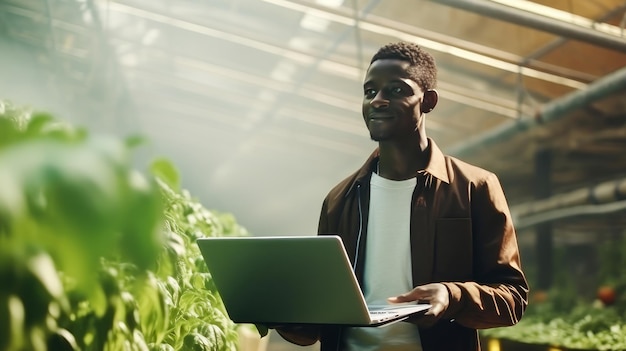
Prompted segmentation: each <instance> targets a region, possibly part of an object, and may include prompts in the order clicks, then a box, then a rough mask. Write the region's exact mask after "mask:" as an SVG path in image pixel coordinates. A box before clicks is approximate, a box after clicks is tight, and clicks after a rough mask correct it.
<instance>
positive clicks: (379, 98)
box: [370, 91, 389, 108]
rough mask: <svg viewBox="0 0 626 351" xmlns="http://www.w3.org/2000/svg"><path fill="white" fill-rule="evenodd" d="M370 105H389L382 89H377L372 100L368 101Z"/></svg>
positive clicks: (379, 106)
mask: <svg viewBox="0 0 626 351" xmlns="http://www.w3.org/2000/svg"><path fill="white" fill-rule="evenodd" d="M370 105H372V107H374V108H385V107H387V106H389V100H387V99H386V98H385V96H384V95H383V92H382V91H379V92H378V93H376V96H374V98H373V99H372V101H370Z"/></svg>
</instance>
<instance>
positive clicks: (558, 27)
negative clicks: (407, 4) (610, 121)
mask: <svg viewBox="0 0 626 351" xmlns="http://www.w3.org/2000/svg"><path fill="white" fill-rule="evenodd" d="M430 1H432V2H436V3H438V4H442V5H447V6H450V7H454V8H458V9H462V10H465V11H470V12H474V13H478V14H480V15H484V16H489V17H492V18H495V19H498V20H501V21H505V22H512V23H516V24H519V25H522V26H526V27H531V28H534V29H538V30H542V31H544V32H549V33H552V34H557V35H560V36H563V37H566V38H570V39H576V40H580V41H583V42H587V43H591V44H594V45H598V46H602V47H605V48H608V49H611V50H616V51H620V52H624V53H626V40H624V38H619V37H615V36H612V35H608V34H605V33H602V32H599V31H596V30H593V29H591V28H587V27H583V26H580V25H576V24H572V23H568V22H564V21H559V20H556V19H553V18H549V17H546V16H541V15H536V14H533V13H530V12H526V11H523V10H519V9H515V8H513V7H510V6H506V5H500V4H497V3H494V2H492V1H488V0H430Z"/></svg>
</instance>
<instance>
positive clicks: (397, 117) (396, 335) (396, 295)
mask: <svg viewBox="0 0 626 351" xmlns="http://www.w3.org/2000/svg"><path fill="white" fill-rule="evenodd" d="M435 83H436V67H435V62H434V59H433V57H432V56H431V55H430V54H428V53H426V52H425V51H423V50H422V49H421V48H420V47H418V46H417V45H414V44H411V43H406V42H401V43H394V44H389V45H386V46H383V47H382V48H381V49H380V50H379V51H378V52H377V53H376V54H375V55H374V56H373V58H372V60H371V63H370V66H369V68H368V70H367V73H366V76H365V80H364V84H363V119H364V121H365V124H366V125H367V128H368V130H369V132H370V136H371V138H372V139H373V140H374V141H376V142H378V148H377V149H376V150H375V151H374V152H373V153H372V154H371V156H370V157H369V158H368V160H367V161H366V162H365V164H364V165H363V166H362V167H361V168H360V169H359V170H357V171H356V172H355V173H353V174H352V175H350V176H349V177H348V178H346V179H345V180H343V181H342V182H340V183H339V184H338V185H337V186H335V187H334V188H333V189H332V190H331V191H330V193H329V194H328V195H327V197H326V199H325V200H324V203H323V205H322V211H321V216H320V220H319V229H318V233H319V234H320V235H325V234H338V235H340V236H341V238H342V239H343V242H344V245H345V247H346V250H347V252H348V256H349V257H350V260H351V261H352V264H353V266H354V270H355V272H356V275H357V278H358V279H359V282H360V283H361V286H362V288H363V293H364V295H365V298H366V300H367V302H368V303H372V304H380V303H381V302H390V303H399V302H409V301H415V300H420V301H425V302H428V303H430V304H431V305H432V307H431V308H430V309H429V310H428V311H427V313H426V315H424V316H421V317H415V318H413V319H410V320H408V321H407V322H401V323H395V324H392V325H389V326H386V327H382V328H346V327H343V328H342V327H338V326H320V327H310V326H309V327H304V326H303V327H292V328H289V329H287V328H279V329H278V332H279V333H280V334H281V335H282V336H283V337H284V338H285V339H286V340H288V341H291V342H293V343H296V344H299V345H307V344H312V343H314V342H315V341H317V340H320V341H321V348H322V351H326V350H380V351H383V350H394V351H396V350H397V351H400V350H402V351H404V350H406V351H409V350H411V351H414V350H415V351H417V350H424V351H431V350H446V351H454V350H459V351H461V350H463V351H468V350H478V349H480V345H479V342H478V334H477V329H481V328H490V327H501V326H510V325H513V324H515V323H517V322H518V321H519V320H520V318H521V317H522V314H523V313H524V310H525V308H526V305H527V295H528V285H527V282H526V279H525V277H524V273H523V272H522V269H521V266H520V258H519V252H518V246H517V239H516V235H515V230H514V228H513V223H512V220H511V215H510V212H509V209H508V205H507V201H506V199H505V196H504V193H503V190H502V187H501V185H500V182H499V180H498V179H497V177H496V176H495V175H494V174H493V173H491V172H488V171H486V170H483V169H480V168H478V167H475V166H472V165H469V164H467V163H464V162H462V161H459V160H457V159H455V158H452V157H449V156H446V155H444V154H443V153H442V152H441V150H440V149H439V148H438V147H437V145H436V144H435V142H434V141H433V140H432V139H430V138H428V137H427V136H426V114H427V113H428V112H430V111H432V110H433V109H434V108H435V106H436V105H437V100H438V94H437V92H436V91H435V90H434V88H435Z"/></svg>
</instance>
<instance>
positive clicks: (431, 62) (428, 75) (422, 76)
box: [370, 41, 437, 91]
mask: <svg viewBox="0 0 626 351" xmlns="http://www.w3.org/2000/svg"><path fill="white" fill-rule="evenodd" d="M381 59H397V60H402V61H407V62H409V63H410V64H411V65H410V67H409V70H408V71H409V75H410V78H411V79H413V80H414V81H415V82H417V84H418V85H419V86H420V88H422V90H424V91H427V90H431V89H434V88H435V86H436V85H437V66H436V65H435V58H434V57H433V56H432V55H431V54H429V53H428V52H426V51H424V49H422V47H420V46H419V45H417V44H415V43H411V42H406V41H401V42H397V43H390V44H387V45H384V46H382V47H381V48H380V49H378V51H377V52H376V53H375V54H374V56H373V57H372V60H371V61H370V65H371V64H372V63H373V62H374V61H376V60H381Z"/></svg>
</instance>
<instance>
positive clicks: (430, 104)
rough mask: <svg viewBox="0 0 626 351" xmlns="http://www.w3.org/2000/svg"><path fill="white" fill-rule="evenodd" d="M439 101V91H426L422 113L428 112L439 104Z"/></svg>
mask: <svg viewBox="0 0 626 351" xmlns="http://www.w3.org/2000/svg"><path fill="white" fill-rule="evenodd" d="M437 101H439V93H438V92H437V90H435V89H431V90H427V91H425V92H424V100H422V113H428V112H430V111H432V110H433V109H434V108H435V106H437Z"/></svg>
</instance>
